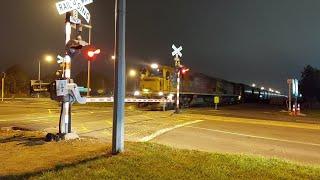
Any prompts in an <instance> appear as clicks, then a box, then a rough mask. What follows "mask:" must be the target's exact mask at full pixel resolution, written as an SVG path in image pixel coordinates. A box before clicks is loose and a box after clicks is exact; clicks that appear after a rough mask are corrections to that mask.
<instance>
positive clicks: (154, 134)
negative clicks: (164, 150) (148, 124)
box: [138, 120, 203, 142]
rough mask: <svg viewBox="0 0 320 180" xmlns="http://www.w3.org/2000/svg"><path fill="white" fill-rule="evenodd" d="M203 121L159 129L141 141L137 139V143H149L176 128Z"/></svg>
mask: <svg viewBox="0 0 320 180" xmlns="http://www.w3.org/2000/svg"><path fill="white" fill-rule="evenodd" d="M202 121H203V120H196V121H191V122H186V123H183V124H178V125H175V126H173V127H169V128H164V129H161V130H159V131H156V132H155V133H153V134H151V135H149V136H145V137H143V138H141V139H139V140H138V141H139V142H147V141H150V140H152V139H154V138H156V137H157V136H160V135H162V134H164V133H166V132H168V131H171V130H173V129H177V128H180V127H183V126H187V125H190V124H195V123H199V122H202Z"/></svg>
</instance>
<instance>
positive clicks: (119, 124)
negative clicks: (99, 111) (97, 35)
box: [112, 0, 126, 154]
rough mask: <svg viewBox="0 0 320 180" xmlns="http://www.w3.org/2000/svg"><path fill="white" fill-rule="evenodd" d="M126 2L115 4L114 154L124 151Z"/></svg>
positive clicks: (118, 1) (120, 1) (118, 0)
mask: <svg viewBox="0 0 320 180" xmlns="http://www.w3.org/2000/svg"><path fill="white" fill-rule="evenodd" d="M125 17H126V0H116V4H115V86H114V104H113V129H112V131H113V132H112V153H113V154H118V153H120V152H122V151H123V150H124V100H125V89H126V88H125V72H126V61H125V27H126V24H125V23H126V21H125Z"/></svg>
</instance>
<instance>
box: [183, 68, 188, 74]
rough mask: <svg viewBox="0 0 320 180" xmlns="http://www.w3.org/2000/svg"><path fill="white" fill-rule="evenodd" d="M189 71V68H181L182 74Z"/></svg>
mask: <svg viewBox="0 0 320 180" xmlns="http://www.w3.org/2000/svg"><path fill="white" fill-rule="evenodd" d="M188 71H189V69H182V70H181V72H182V74H185V73H186V72H188Z"/></svg>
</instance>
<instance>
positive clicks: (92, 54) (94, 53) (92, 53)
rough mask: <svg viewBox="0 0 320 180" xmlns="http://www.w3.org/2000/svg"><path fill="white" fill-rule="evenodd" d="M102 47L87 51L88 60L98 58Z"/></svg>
mask: <svg viewBox="0 0 320 180" xmlns="http://www.w3.org/2000/svg"><path fill="white" fill-rule="evenodd" d="M100 52H101V50H100V49H90V50H88V51H87V56H88V60H90V61H92V60H94V59H95V58H96V56H97V55H98V54H100Z"/></svg>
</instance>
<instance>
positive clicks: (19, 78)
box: [5, 65, 30, 96]
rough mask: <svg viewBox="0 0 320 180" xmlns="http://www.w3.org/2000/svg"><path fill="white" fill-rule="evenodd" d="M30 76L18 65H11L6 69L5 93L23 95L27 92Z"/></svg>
mask: <svg viewBox="0 0 320 180" xmlns="http://www.w3.org/2000/svg"><path fill="white" fill-rule="evenodd" d="M29 84H30V77H29V75H28V74H27V73H26V72H25V71H24V70H23V68H22V67H21V66H20V65H13V66H11V67H9V68H8V69H7V70H6V80H5V89H6V90H5V91H6V94H10V95H14V96H16V95H18V96H25V95H27V94H28V92H29Z"/></svg>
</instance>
